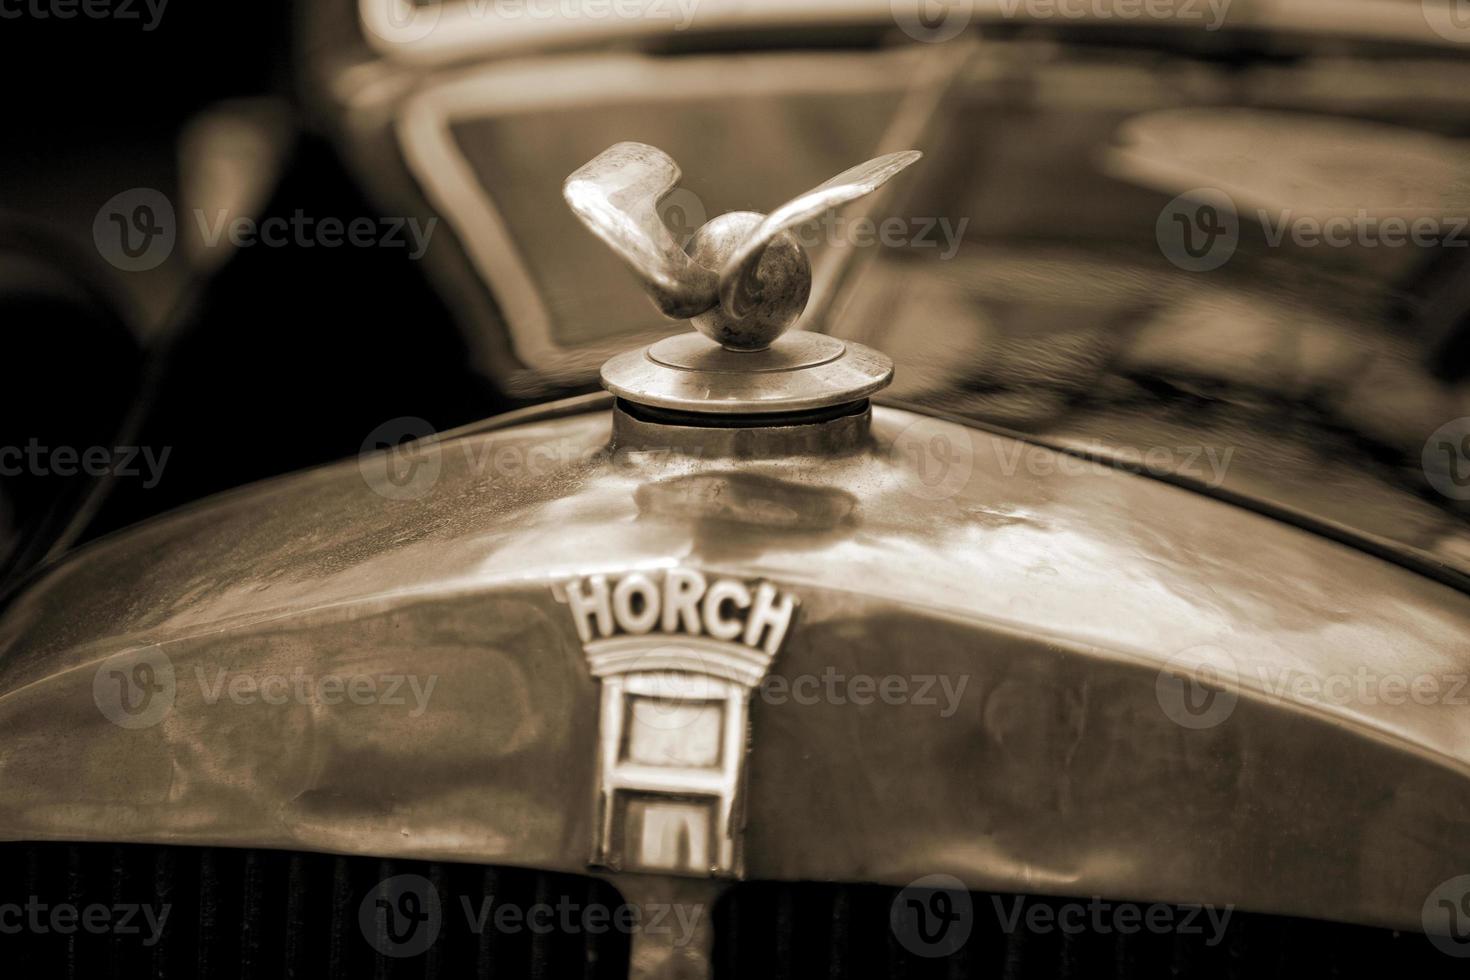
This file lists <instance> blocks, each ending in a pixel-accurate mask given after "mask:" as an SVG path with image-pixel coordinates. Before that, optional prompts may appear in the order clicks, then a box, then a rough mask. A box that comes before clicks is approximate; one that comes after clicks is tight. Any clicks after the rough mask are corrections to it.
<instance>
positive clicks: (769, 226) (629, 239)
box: [562, 142, 923, 351]
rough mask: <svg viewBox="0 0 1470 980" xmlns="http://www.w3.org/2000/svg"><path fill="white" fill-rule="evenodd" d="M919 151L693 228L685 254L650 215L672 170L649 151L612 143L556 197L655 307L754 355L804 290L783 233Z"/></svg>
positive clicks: (801, 256)
mask: <svg viewBox="0 0 1470 980" xmlns="http://www.w3.org/2000/svg"><path fill="white" fill-rule="evenodd" d="M921 156H923V154H922V153H920V152H919V151H918V150H904V151H901V152H898V153H887V154H884V155H883V156H880V157H875V158H874V159H872V160H868V161H866V162H865V163H860V164H858V165H857V166H855V167H851V168H849V169H847V170H844V171H843V172H842V173H840V174H838V175H837V176H835V177H833V178H831V179H830V180H827V181H825V182H824V183H821V184H818V185H817V186H816V187H813V188H812V189H811V190H808V191H806V192H804V193H802V194H799V195H797V196H796V197H794V198H792V199H791V200H789V201H787V202H786V203H785V204H782V205H781V206H780V207H778V208H776V209H775V210H774V211H772V212H771V213H770V214H761V213H759V212H756V211H731V212H729V213H727V214H722V215H720V216H719V217H717V218H714V219H712V220H711V221H709V222H707V223H706V224H705V225H704V226H703V227H701V228H700V229H699V230H698V231H696V232H695V234H694V237H693V238H691V239H690V241H689V245H688V248H687V250H686V249H684V248H680V247H679V243H678V242H676V241H675V240H674V237H673V236H672V235H671V234H670V233H669V230H668V228H666V227H665V226H664V223H663V219H662V218H661V217H660V216H659V213H658V203H659V201H660V200H661V199H662V198H663V197H665V196H666V195H667V194H668V193H669V192H670V191H672V190H673V189H674V188H675V187H676V186H677V185H678V183H679V178H680V176H681V171H680V170H679V165H678V164H677V163H675V162H674V160H673V158H672V157H670V156H669V155H668V154H667V153H665V152H664V151H662V150H660V149H658V148H657V147H653V146H649V145H647V144H646V143H632V142H625V143H616V144H614V145H613V146H611V147H609V148H608V149H606V150H604V151H602V152H601V153H599V154H598V155H597V156H596V157H594V158H593V159H592V160H590V161H589V162H587V163H586V164H584V165H582V166H581V167H579V168H578V169H577V170H576V171H574V172H573V173H572V175H571V176H569V177H568V178H567V179H566V183H565V185H564V186H563V188H562V193H563V195H564V196H565V197H566V200H567V203H568V204H569V205H571V208H572V211H573V212H574V213H575V214H576V215H577V217H578V218H580V219H582V221H583V223H584V224H586V225H587V227H588V228H590V229H592V232H593V233H594V234H596V235H597V237H599V238H601V239H602V240H603V241H604V242H606V243H607V244H608V245H609V246H610V247H611V248H612V250H613V251H614V252H616V253H617V255H618V257H619V258H621V259H622V260H623V261H624V262H625V263H626V264H627V265H628V267H629V268H631V269H632V270H633V271H634V272H635V273H636V274H637V275H638V277H639V280H640V281H641V282H642V284H643V287H644V289H646V290H647V291H648V294H649V296H650V297H651V298H652V299H653V303H654V305H655V306H656V307H658V309H659V311H660V312H661V313H663V314H664V315H665V316H667V317H670V318H672V319H689V320H692V321H693V323H694V326H695V328H696V329H698V330H699V331H700V332H701V333H703V334H704V335H705V336H706V337H709V338H710V339H711V340H713V341H715V342H716V343H719V344H720V345H721V346H723V347H725V348H726V349H727V350H739V351H758V350H765V349H766V348H768V347H769V346H770V345H771V343H772V342H773V341H775V340H776V338H777V337H779V336H781V334H782V333H783V332H785V331H786V330H787V329H788V328H789V327H790V326H791V325H792V324H793V323H795V322H796V320H797V318H798V317H799V316H801V313H802V311H803V310H804V309H805V308H806V302H807V298H808V297H809V296H810V295H811V286H812V272H811V262H810V260H809V259H808V258H807V254H806V250H805V249H804V248H802V246H801V244H800V243H799V242H798V241H797V240H796V236H795V235H793V234H791V229H793V228H795V227H797V226H798V225H800V224H802V223H803V222H805V221H809V220H811V219H812V218H815V217H817V216H818V215H820V214H822V212H824V211H826V210H828V209H829V208H834V207H837V206H839V205H842V204H846V203H848V202H849V201H854V200H856V199H858V198H860V197H863V196H865V195H867V194H871V193H872V192H873V191H875V190H877V189H878V188H879V187H882V186H883V185H884V184H885V183H887V182H888V181H889V180H890V179H891V178H892V177H893V176H894V175H895V174H897V173H899V172H900V171H901V170H903V169H905V168H906V167H908V166H910V165H911V164H913V163H915V162H916V161H918V159H919V158H920V157H921Z"/></svg>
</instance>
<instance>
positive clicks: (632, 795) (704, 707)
mask: <svg viewBox="0 0 1470 980" xmlns="http://www.w3.org/2000/svg"><path fill="white" fill-rule="evenodd" d="M557 598H558V599H559V600H561V601H563V602H565V603H566V604H567V605H568V606H569V607H570V609H571V612H572V619H573V621H574V622H575V623H576V627H577V635H578V636H579V637H581V640H582V646H583V649H584V650H585V652H586V657H587V666H588V668H589V669H590V671H591V673H592V676H593V677H595V678H597V679H598V680H600V681H601V682H602V705H601V713H600V716H599V722H598V730H599V735H600V738H599V749H598V795H597V815H596V824H595V825H596V827H597V831H596V833H597V837H596V840H595V842H594V846H593V855H592V863H593V864H594V865H596V866H599V867H605V868H612V869H615V870H624V871H657V872H664V873H676V874H690V875H728V876H736V877H738V876H739V874H740V847H739V844H740V826H741V814H740V813H739V812H738V807H739V801H740V796H741V788H742V785H743V781H744V768H745V746H746V728H747V725H748V719H749V712H748V706H749V702H750V694H751V692H752V691H753V690H754V689H755V687H756V685H758V684H759V683H760V682H761V680H762V679H763V678H764V677H765V675H766V672H767V671H768V670H769V669H770V666H771V661H772V660H774V659H775V656H776V651H777V650H779V649H780V647H781V641H782V640H783V639H785V637H786V633H787V631H788V630H789V629H790V628H791V621H792V618H793V616H794V615H795V612H796V599H795V598H794V597H793V596H791V595H789V594H784V593H782V592H781V591H780V590H779V589H777V588H776V587H775V586H774V585H772V584H770V583H769V582H746V581H742V580H740V579H735V578H706V576H704V575H703V574H701V573H699V572H697V571H694V570H692V569H685V568H675V569H670V570H669V571H667V572H662V573H659V572H648V573H644V572H635V573H631V574H627V575H623V576H621V577H616V578H614V577H609V576H604V575H591V576H588V577H586V578H581V579H577V580H574V581H572V582H568V583H567V584H566V585H565V588H564V589H563V590H560V591H559V593H558V596H557Z"/></svg>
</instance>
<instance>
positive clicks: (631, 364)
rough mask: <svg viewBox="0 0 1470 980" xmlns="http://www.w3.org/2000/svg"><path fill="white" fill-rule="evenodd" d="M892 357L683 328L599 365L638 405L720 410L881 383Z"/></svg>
mask: <svg viewBox="0 0 1470 980" xmlns="http://www.w3.org/2000/svg"><path fill="white" fill-rule="evenodd" d="M892 379H893V362H892V361H890V360H889V359H888V358H887V357H885V356H884V355H883V354H880V353H879V352H877V351H875V350H873V349H872V348H871V347H866V346H864V345H862V344H859V343H857V342H855V341H843V340H837V339H836V338H834V337H828V336H825V335H823V334H814V333H807V332H805V331H797V332H795V333H789V334H786V335H785V336H783V337H780V338H778V339H777V340H776V341H775V342H774V343H773V344H771V346H770V347H769V348H767V349H766V350H763V351H759V352H757V353H747V352H745V351H731V350H726V349H725V348H723V347H720V346H719V345H718V344H716V343H714V342H713V341H710V340H707V339H705V338H704V337H703V336H700V335H699V334H683V335H679V336H675V337H670V338H668V339H666V340H663V341H660V342H659V343H657V344H654V345H652V346H650V347H648V348H645V349H644V350H636V351H629V352H627V353H626V354H619V355H618V356H617V357H614V358H613V359H612V360H610V361H608V362H607V364H605V365H603V368H602V383H603V386H604V387H606V388H607V389H608V390H609V391H611V392H613V393H614V394H616V395H618V396H619V397H620V398H625V399H627V400H628V401H631V402H635V403H637V404H640V405H649V406H653V407H655V408H664V409H670V410H674V411H685V412H696V413H713V414H717V415H724V416H738V415H749V414H752V413H775V412H804V411H810V410H813V409H819V408H825V407H828V406H832V405H842V404H845V403H848V402H852V401H856V400H859V399H863V398H866V397H868V396H869V395H871V394H873V393H874V392H877V391H880V390H882V389H883V388H885V387H887V385H888V383H889V381H891V380H892Z"/></svg>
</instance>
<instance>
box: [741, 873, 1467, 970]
mask: <svg viewBox="0 0 1470 980" xmlns="http://www.w3.org/2000/svg"><path fill="white" fill-rule="evenodd" d="M909 894H913V893H909ZM900 897H901V895H900V890H899V889H896V888H886V887H882V886H875V885H828V884H776V883H767V882H750V883H747V884H742V885H738V886H736V887H735V888H734V889H733V890H732V891H731V892H730V893H729V894H728V895H727V896H726V897H725V899H724V900H723V901H722V902H721V903H720V905H719V906H717V907H716V910H715V928H716V932H715V937H716V938H715V952H714V961H715V962H714V966H715V970H714V975H715V977H717V978H721V980H733V978H736V977H740V978H745V977H761V978H763V980H767V978H769V980H783V978H791V980H818V978H836V977H843V978H869V977H873V978H879V977H881V978H884V980H888V978H897V977H904V978H916V980H917V978H946V980H954V978H962V977H963V978H972V977H973V978H984V980H1031V978H1036V980H1043V978H1044V980H1054V978H1067V977H1079V978H1087V980H1098V978H1106V977H1117V978H1120V980H1146V978H1160V980H1162V978H1181V977H1187V978H1190V980H1197V978H1235V977H1239V978H1242V980H1263V978H1267V977H1291V978H1293V980H1305V978H1318V977H1356V976H1380V977H1393V976H1400V977H1415V978H1428V977H1450V976H1455V977H1461V978H1463V977H1464V976H1465V975H1466V973H1465V969H1466V961H1465V960H1463V959H1455V958H1453V957H1451V956H1448V955H1446V954H1444V953H1442V952H1440V951H1439V950H1437V949H1435V948H1434V947H1433V946H1432V945H1431V944H1430V942H1429V940H1428V939H1427V938H1426V937H1425V936H1423V935H1422V934H1419V933H1398V932H1394V931H1392V930H1388V929H1370V928H1366V927H1361V926H1350V925H1342V924H1337V923H1327V922H1318V921H1314V920H1308V919H1295V918H1288V917H1284V916H1272V915H1261V914H1250V913H1245V912H1238V911H1236V912H1232V913H1231V914H1230V916H1229V919H1228V920H1227V922H1226V925H1225V928H1224V929H1223V930H1222V931H1223V938H1222V939H1220V940H1219V941H1214V942H1211V941H1210V940H1212V939H1213V938H1214V936H1215V935H1216V930H1214V929H1212V928H1211V927H1210V925H1209V923H1208V921H1207V920H1206V921H1204V922H1203V923H1202V929H1203V931H1202V933H1198V934H1196V933H1193V932H1192V931H1191V932H1189V933H1184V932H1180V931H1179V930H1170V931H1155V932H1149V931H1147V930H1145V929H1139V930H1138V931H1137V932H1132V933H1128V934H1121V933H1119V932H1117V931H1115V930H1114V929H1113V928H1112V926H1111V925H1110V922H1111V921H1112V919H1111V914H1110V913H1108V914H1104V915H1103V916H1102V922H1103V924H1104V928H1103V929H1101V930H1099V929H1094V928H1091V927H1090V926H1089V927H1088V928H1084V929H1080V930H1075V931H1074V930H1073V929H1072V928H1071V926H1072V925H1075V924H1076V923H1077V922H1078V914H1079V912H1072V913H1070V917H1069V918H1068V919H1067V921H1068V922H1069V924H1070V925H1069V929H1068V931H1066V932H1063V931H1061V930H1059V929H1057V928H1055V927H1054V926H1053V927H1049V928H1044V929H1041V930H1037V929H1028V928H1026V927H1025V925H1024V923H1025V921H1026V916H1028V915H1036V914H1037V913H1034V912H1032V911H1031V910H1032V909H1033V908H1035V907H1041V908H1043V909H1047V910H1048V911H1047V912H1046V913H1045V914H1041V915H1039V916H1038V918H1037V921H1040V922H1043V923H1047V922H1050V923H1055V922H1058V921H1060V919H1058V915H1059V914H1061V913H1062V912H1063V910H1064V906H1068V905H1071V906H1072V907H1073V908H1074V909H1075V908H1076V906H1078V905H1081V906H1087V905H1088V903H1089V900H1088V899H1064V898H1039V897H1035V896H1028V897H1021V896H1014V895H994V894H990V893H984V892H971V893H969V898H970V915H969V920H968V921H969V936H968V939H967V940H966V941H965V942H964V943H963V944H962V945H960V946H959V947H958V948H957V949H955V950H954V951H953V952H952V953H950V954H949V955H944V956H938V957H929V956H925V955H922V954H923V952H924V947H923V946H922V944H916V946H917V949H918V952H916V951H915V949H912V948H909V947H907V946H905V944H904V943H903V942H902V941H901V940H900V939H899V938H898V934H897V933H896V932H895V929H894V928H891V927H890V918H889V915H890V909H891V907H892V906H893V903H894V901H895V899H899V898H900ZM1017 903H1019V906H1018V905H1017ZM1119 904H1120V903H1110V905H1109V908H1110V909H1114V908H1116V907H1117V906H1118V905H1119ZM1018 907H1019V909H1020V910H1021V911H1020V918H1019V919H1017V917H1016V912H1017V908H1018ZM1135 908H1138V909H1140V910H1146V909H1147V908H1148V905H1147V903H1145V904H1143V905H1141V906H1135ZM1165 908H1167V909H1168V910H1169V912H1168V914H1169V915H1171V916H1173V917H1174V919H1173V921H1175V922H1183V916H1184V915H1186V914H1188V913H1189V910H1188V909H1181V908H1180V907H1178V906H1166V907H1165ZM1091 914H1092V913H1091V912H1090V911H1089V912H1088V915H1089V916H1091ZM1218 914H1219V913H1217V915H1218ZM1202 918H1203V914H1202V913H1199V914H1196V917H1195V918H1194V919H1193V920H1192V921H1191V923H1190V926H1189V928H1190V929H1191V930H1193V928H1194V925H1195V924H1196V923H1200V920H1201V919H1202ZM1015 922H1019V923H1021V924H1020V926H1019V927H1018V928H1017V927H1011V928H1008V927H1007V924H1008V923H1015ZM933 934H936V935H937V929H935V930H934V933H933ZM911 942H912V939H911Z"/></svg>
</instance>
